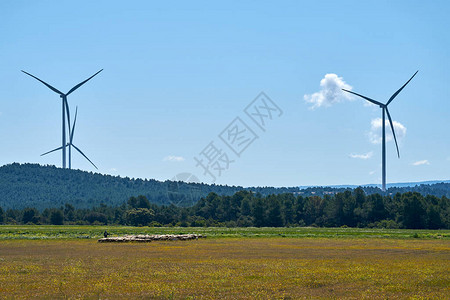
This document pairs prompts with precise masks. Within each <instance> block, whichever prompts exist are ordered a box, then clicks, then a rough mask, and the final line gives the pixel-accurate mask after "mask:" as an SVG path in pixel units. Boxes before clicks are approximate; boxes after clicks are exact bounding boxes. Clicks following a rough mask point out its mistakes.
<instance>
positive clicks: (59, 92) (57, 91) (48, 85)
mask: <svg viewBox="0 0 450 300" xmlns="http://www.w3.org/2000/svg"><path fill="white" fill-rule="evenodd" d="M21 71H22V72H24V73H25V74H27V75H29V76H31V77H33V78H34V79H36V80H38V81H40V82H42V83H43V84H45V85H46V86H47V87H48V88H49V89H51V90H52V91H54V92H55V93H58V94H60V95H64V94H63V93H62V92H61V91H59V90H57V89H55V88H54V87H52V86H51V85H50V84H48V83H47V82H45V81H42V80H40V79H39V78H37V77H36V76H34V75H31V74H30V73H28V72H25V71H24V70H21Z"/></svg>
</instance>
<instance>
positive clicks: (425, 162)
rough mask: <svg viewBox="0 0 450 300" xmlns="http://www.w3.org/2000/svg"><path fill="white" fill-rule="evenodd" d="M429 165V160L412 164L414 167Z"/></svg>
mask: <svg viewBox="0 0 450 300" xmlns="http://www.w3.org/2000/svg"><path fill="white" fill-rule="evenodd" d="M429 164H430V162H429V161H428V160H427V159H424V160H419V161H416V162H414V163H412V165H413V166H421V165H429Z"/></svg>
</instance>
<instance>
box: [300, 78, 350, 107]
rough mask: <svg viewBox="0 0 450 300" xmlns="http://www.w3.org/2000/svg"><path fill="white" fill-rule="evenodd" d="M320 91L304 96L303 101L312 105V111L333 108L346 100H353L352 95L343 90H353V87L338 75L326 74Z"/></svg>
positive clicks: (321, 82)
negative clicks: (322, 107)
mask: <svg viewBox="0 0 450 300" xmlns="http://www.w3.org/2000/svg"><path fill="white" fill-rule="evenodd" d="M320 88H321V89H320V91H318V92H316V93H314V94H310V95H304V96H303V99H304V100H305V101H306V102H307V103H311V104H312V106H311V107H310V108H311V109H315V108H317V107H321V106H325V107H328V106H331V105H332V104H334V103H339V102H342V101H344V100H352V99H354V97H353V96H352V94H350V93H347V92H344V91H343V90H342V89H346V90H351V89H352V87H351V86H350V85H348V84H347V83H345V81H344V80H343V78H342V77H339V76H338V75H336V74H326V75H325V77H324V78H323V79H322V80H321V81H320Z"/></svg>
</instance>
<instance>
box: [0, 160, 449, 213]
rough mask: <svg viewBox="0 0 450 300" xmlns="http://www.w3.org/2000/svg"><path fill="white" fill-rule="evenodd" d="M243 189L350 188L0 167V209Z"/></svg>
mask: <svg viewBox="0 0 450 300" xmlns="http://www.w3.org/2000/svg"><path fill="white" fill-rule="evenodd" d="M363 189H364V191H365V193H366V194H368V195H370V194H375V193H379V194H396V193H397V192H400V193H405V192H409V191H415V192H419V193H421V194H423V195H428V194H429V195H434V196H437V197H442V196H446V197H448V198H450V183H437V184H431V185H428V184H426V185H416V186H414V187H391V188H389V189H388V191H387V192H386V193H382V192H381V190H380V189H378V188H376V187H364V188H363ZM240 190H248V191H252V192H254V193H260V194H261V195H262V196H267V195H271V194H283V193H294V194H296V195H302V196H311V195H316V196H323V195H327V194H335V193H337V192H344V191H345V190H352V189H350V188H333V187H311V188H307V189H302V190H301V189H300V188H298V187H291V188H274V187H250V188H243V187H240V186H223V185H214V184H213V185H208V184H199V183H189V184H185V183H181V182H173V181H169V180H167V181H164V182H162V181H157V180H152V179H150V180H147V179H145V180H143V179H130V178H128V177H125V178H123V177H119V176H111V175H103V174H99V173H92V172H85V171H80V170H68V169H62V168H57V167H55V166H41V165H38V164H18V163H13V164H9V165H4V166H2V167H0V207H3V208H16V209H22V208H25V207H34V208H37V209H39V210H42V209H45V208H49V207H60V206H63V205H64V204H66V203H69V204H72V205H74V206H75V207H77V208H91V207H95V206H99V205H100V204H101V203H103V204H106V205H108V206H117V205H121V204H123V203H125V202H126V201H127V200H128V199H129V198H130V197H131V196H138V195H144V196H146V197H147V198H148V199H149V200H150V202H152V203H155V204H159V205H162V204H165V205H168V204H171V203H173V204H175V205H181V206H191V205H193V204H195V203H196V202H197V201H198V200H199V199H200V198H201V197H205V196H206V195H208V194H209V193H210V192H214V193H216V194H218V195H227V196H231V195H233V194H234V193H236V192H237V191H240Z"/></svg>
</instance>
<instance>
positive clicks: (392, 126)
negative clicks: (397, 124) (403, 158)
mask: <svg viewBox="0 0 450 300" xmlns="http://www.w3.org/2000/svg"><path fill="white" fill-rule="evenodd" d="M386 113H387V116H388V119H389V124H390V125H391V130H392V135H393V136H394V141H395V147H397V155H398V158H400V151H398V144H397V138H396V137H395V131H394V124H393V123H392V119H391V115H390V114H389V110H388V108H387V107H386Z"/></svg>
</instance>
